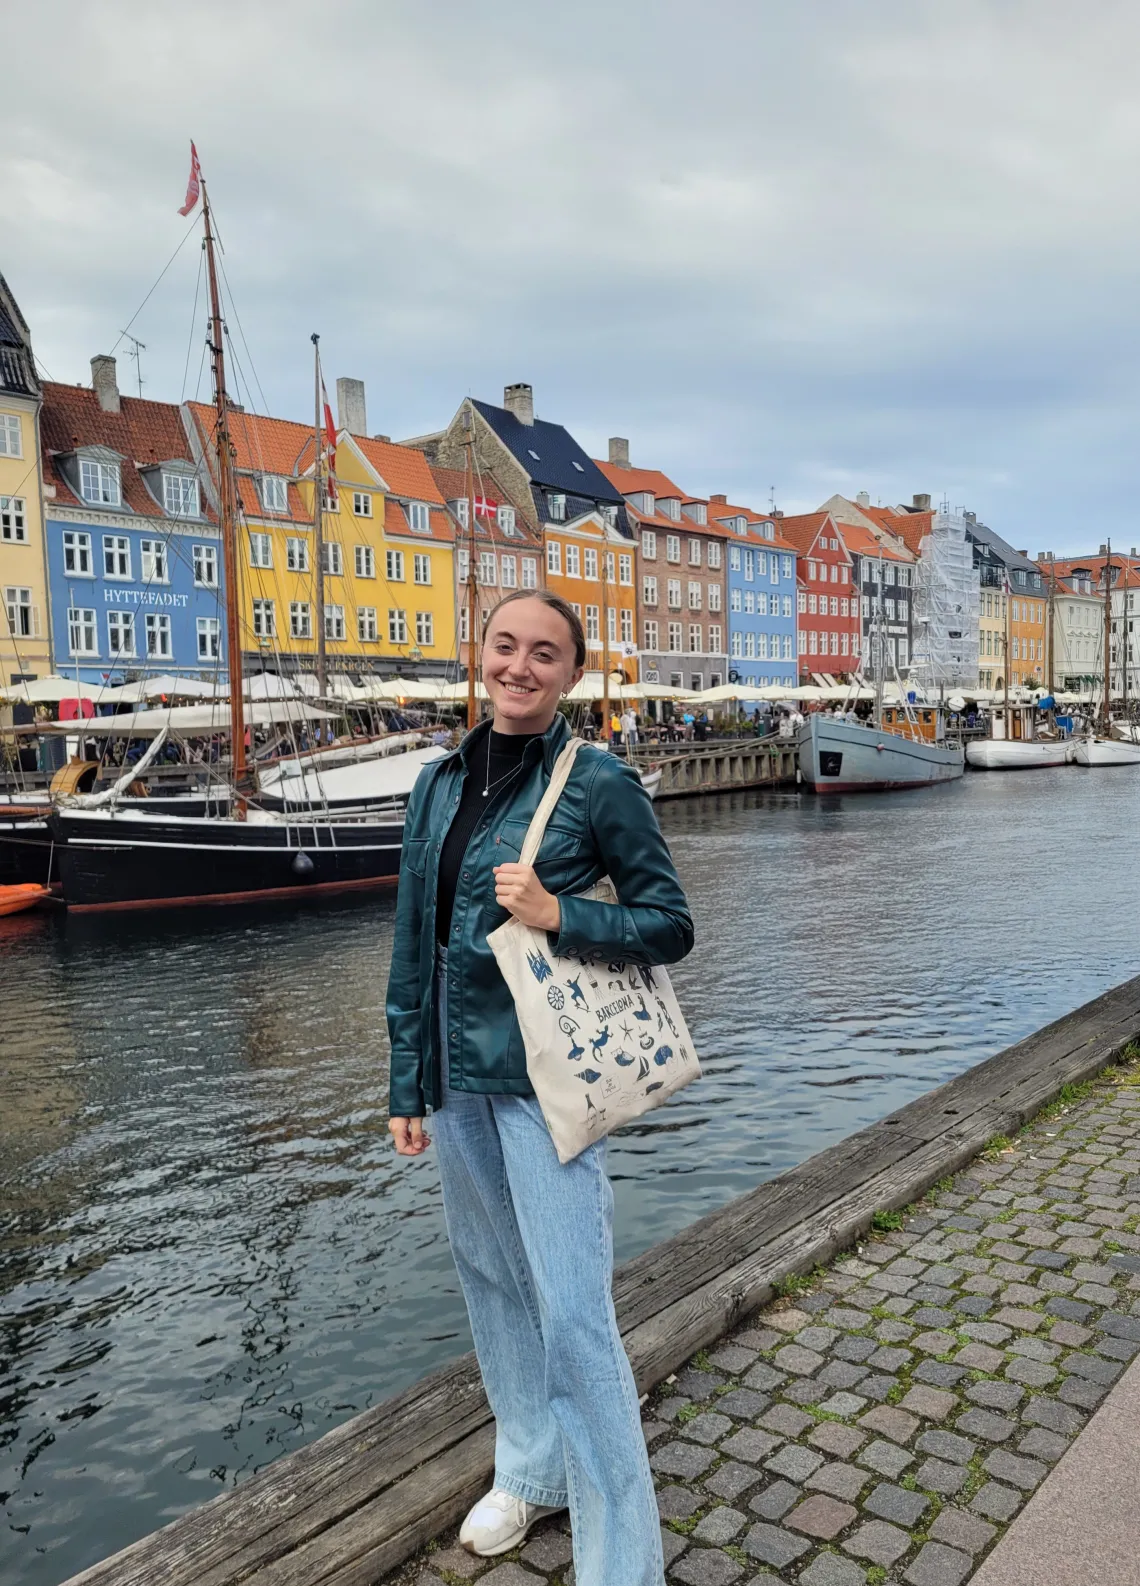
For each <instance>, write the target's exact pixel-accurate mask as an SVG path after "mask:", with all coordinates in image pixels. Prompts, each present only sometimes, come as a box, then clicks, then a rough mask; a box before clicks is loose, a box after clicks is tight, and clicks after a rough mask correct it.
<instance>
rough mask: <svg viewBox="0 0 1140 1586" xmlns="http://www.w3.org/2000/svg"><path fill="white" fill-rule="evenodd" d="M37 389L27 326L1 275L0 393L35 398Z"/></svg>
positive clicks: (38, 386) (38, 385) (38, 387)
mask: <svg viewBox="0 0 1140 1586" xmlns="http://www.w3.org/2000/svg"><path fill="white" fill-rule="evenodd" d="M39 389H40V382H39V377H38V376H37V374H36V366H35V361H34V359H33V358H32V346H31V342H30V340H29V338H28V327H27V325H26V324H25V323H24V316H23V315H22V314H21V313H20V306H19V304H18V303H17V302H16V299H15V298H14V297H13V296H12V292H11V288H10V287H9V286H8V283H7V281H5V279H4V277H3V276H2V275H0V391H16V392H19V393H20V395H22V396H30V397H34V396H38V394H39Z"/></svg>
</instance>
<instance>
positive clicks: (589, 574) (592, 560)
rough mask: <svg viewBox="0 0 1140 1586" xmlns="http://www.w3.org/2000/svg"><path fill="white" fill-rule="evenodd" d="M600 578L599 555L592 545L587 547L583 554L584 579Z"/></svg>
mask: <svg viewBox="0 0 1140 1586" xmlns="http://www.w3.org/2000/svg"><path fill="white" fill-rule="evenodd" d="M597 576H598V553H597V551H596V550H595V549H594V547H593V546H592V545H587V546H586V548H585V550H584V551H583V552H582V577H583V578H589V579H591V580H594V579H596V578H597Z"/></svg>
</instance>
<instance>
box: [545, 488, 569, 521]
mask: <svg viewBox="0 0 1140 1586" xmlns="http://www.w3.org/2000/svg"><path fill="white" fill-rule="evenodd" d="M546 515H547V517H548V518H549V519H550V521H551V523H565V522H566V497H565V496H564V495H563V494H562V492H561V491H560V490H551V491H549V492H548V493H547V497H546Z"/></svg>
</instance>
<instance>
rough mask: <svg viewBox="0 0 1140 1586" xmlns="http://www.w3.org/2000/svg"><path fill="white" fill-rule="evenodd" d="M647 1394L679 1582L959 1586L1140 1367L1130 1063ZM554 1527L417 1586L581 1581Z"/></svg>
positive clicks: (414, 1577)
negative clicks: (1129, 1372) (1138, 1359)
mask: <svg viewBox="0 0 1140 1586" xmlns="http://www.w3.org/2000/svg"><path fill="white" fill-rule="evenodd" d="M876 1222H877V1223H878V1224H879V1225H880V1227H879V1228H878V1229H877V1231H876V1232H874V1233H873V1234H872V1235H870V1236H869V1237H868V1239H867V1240H866V1241H865V1242H864V1243H863V1244H861V1245H860V1246H858V1247H857V1249H856V1250H855V1251H853V1252H851V1253H850V1254H848V1255H847V1256H845V1257H843V1258H841V1259H839V1260H838V1261H837V1262H836V1263H835V1265H834V1266H832V1267H831V1268H829V1269H827V1270H826V1271H820V1272H818V1273H817V1274H816V1275H815V1276H814V1278H813V1279H812V1280H811V1281H810V1282H809V1283H808V1284H806V1285H805V1286H802V1287H796V1290H795V1292H794V1294H791V1295H788V1296H786V1297H785V1298H784V1299H782V1300H781V1301H778V1302H777V1303H776V1304H775V1305H774V1306H772V1307H770V1308H769V1309H768V1310H766V1311H764V1312H759V1313H757V1314H756V1315H754V1316H753V1317H751V1318H750V1319H749V1320H748V1322H747V1324H746V1325H743V1326H741V1327H739V1328H737V1329H736V1331H734V1332H733V1333H732V1334H730V1335H729V1336H728V1337H726V1338H724V1339H723V1340H722V1341H721V1342H720V1343H719V1344H718V1345H717V1346H716V1347H715V1348H712V1349H710V1350H708V1351H704V1350H702V1351H701V1352H700V1353H699V1354H698V1355H696V1356H695V1357H694V1359H693V1360H691V1361H690V1362H689V1364H688V1365H687V1366H686V1367H685V1368H684V1369H683V1370H682V1371H679V1372H678V1373H677V1374H676V1375H675V1376H674V1377H671V1378H670V1379H669V1381H668V1382H667V1383H664V1384H662V1386H661V1387H660V1388H658V1389H657V1390H656V1391H655V1392H654V1393H653V1394H652V1395H651V1397H650V1399H649V1401H648V1402H647V1404H646V1405H645V1409H644V1428H645V1437H646V1442H647V1444H648V1447H649V1450H650V1461H651V1464H652V1466H653V1470H654V1475H655V1479H656V1482H657V1487H658V1503H659V1506H660V1510H661V1518H662V1522H663V1528H662V1534H663V1537H664V1542H665V1558H666V1566H667V1568H666V1573H667V1576H668V1579H669V1581H670V1582H671V1583H672V1582H678V1583H684V1586H735V1583H739V1586H777V1583H779V1582H801V1583H802V1586H864V1583H879V1582H899V1583H904V1582H905V1583H906V1586H959V1583H960V1582H963V1581H966V1580H968V1579H969V1577H970V1576H971V1574H972V1573H973V1571H974V1570H975V1568H976V1567H977V1565H978V1564H979V1563H980V1562H981V1559H982V1557H983V1556H984V1555H985V1554H986V1553H987V1552H988V1551H989V1549H990V1547H991V1546H992V1545H993V1543H994V1542H995V1541H996V1540H997V1538H998V1537H999V1536H1000V1535H1001V1534H1002V1532H1003V1531H1004V1530H1005V1528H1006V1527H1007V1526H1008V1525H1009V1523H1010V1521H1011V1520H1012V1519H1013V1518H1014V1516H1015V1515H1016V1514H1017V1513H1018V1511H1019V1510H1020V1509H1021V1507H1022V1505H1023V1504H1024V1503H1026V1501H1027V1500H1028V1498H1029V1496H1030V1495H1031V1494H1032V1492H1033V1491H1034V1489H1035V1488H1036V1487H1037V1486H1038V1485H1039V1484H1040V1483H1041V1482H1042V1481H1043V1480H1044V1479H1045V1477H1046V1476H1047V1475H1048V1473H1049V1470H1050V1468H1051V1467H1052V1466H1053V1465H1054V1464H1055V1463H1056V1462H1057V1460H1059V1459H1060V1457H1061V1455H1062V1454H1063V1453H1064V1452H1065V1450H1066V1448H1067V1447H1068V1446H1069V1444H1070V1443H1071V1442H1072V1440H1073V1438H1074V1437H1076V1435H1077V1433H1078V1432H1079V1431H1080V1430H1081V1428H1082V1427H1083V1426H1084V1425H1085V1422H1086V1421H1087V1420H1088V1418H1089V1415H1090V1414H1091V1412H1092V1411H1093V1410H1095V1409H1096V1407H1097V1405H1098V1404H1099V1403H1100V1401H1101V1399H1102V1398H1103V1397H1104V1396H1105V1394H1106V1393H1107V1392H1108V1391H1109V1389H1110V1388H1111V1386H1112V1384H1113V1383H1114V1382H1115V1381H1116V1379H1117V1378H1118V1377H1119V1375H1120V1374H1121V1372H1122V1371H1123V1370H1124V1369H1125V1365H1126V1363H1127V1362H1128V1361H1130V1360H1131V1359H1132V1358H1133V1356H1134V1355H1135V1354H1136V1353H1137V1351H1138V1350H1140V1233H1138V1232H1137V1229H1138V1228H1140V1065H1135V1064H1134V1065H1132V1066H1129V1067H1125V1068H1122V1069H1120V1070H1117V1071H1116V1072H1115V1073H1114V1075H1113V1076H1112V1077H1111V1078H1108V1077H1105V1078H1102V1079H1101V1080H1100V1081H1098V1082H1097V1083H1096V1084H1094V1085H1093V1086H1091V1087H1087V1088H1086V1089H1085V1091H1084V1092H1083V1093H1074V1094H1072V1095H1069V1096H1067V1097H1066V1098H1065V1099H1064V1102H1063V1103H1058V1104H1057V1105H1056V1106H1054V1107H1053V1108H1051V1109H1047V1111H1046V1112H1045V1113H1043V1114H1042V1115H1041V1117H1040V1118H1039V1119H1037V1120H1035V1121H1034V1123H1033V1124H1032V1125H1030V1127H1029V1128H1028V1129H1026V1130H1025V1131H1023V1133H1022V1134H1021V1136H1020V1137H1019V1138H1018V1140H1017V1141H1016V1142H1015V1143H1014V1144H1013V1145H1010V1143H1009V1142H1006V1141H1002V1140H997V1141H995V1142H992V1143H991V1146H990V1148H989V1149H988V1150H987V1151H986V1152H985V1154H984V1156H983V1157H982V1158H981V1159H979V1160H978V1161H977V1162H975V1163H974V1164H973V1165H972V1166H971V1167H969V1168H967V1169H965V1170H964V1171H962V1172H961V1173H959V1174H958V1175H957V1176H956V1177H955V1178H954V1179H953V1180H947V1181H945V1182H944V1183H942V1184H940V1185H938V1186H937V1187H936V1188H935V1189H934V1190H933V1191H931V1193H930V1194H929V1195H928V1196H927V1197H926V1199H925V1200H923V1201H922V1202H921V1204H919V1205H917V1206H915V1207H910V1208H908V1209H907V1211H906V1212H905V1213H902V1214H893V1215H892V1214H887V1215H883V1214H880V1215H879V1216H878V1217H877V1219H876ZM570 1557H571V1550H570V1539H569V1536H568V1534H567V1522H566V1518H565V1516H561V1517H559V1518H558V1519H556V1520H552V1521H547V1522H545V1523H544V1524H543V1526H541V1527H536V1529H535V1531H533V1532H532V1533H531V1536H530V1538H529V1540H528V1541H527V1543H526V1544H525V1545H524V1546H523V1547H522V1548H521V1549H519V1550H518V1552H517V1553H515V1554H512V1555H510V1557H509V1558H507V1559H506V1560H501V1559H500V1560H479V1559H475V1558H472V1557H471V1556H470V1555H469V1554H467V1553H465V1552H463V1551H462V1550H461V1549H460V1548H458V1547H457V1546H456V1545H455V1543H454V1540H453V1539H450V1540H448V1541H443V1542H441V1543H440V1544H438V1545H437V1547H436V1548H435V1549H434V1550H431V1551H429V1552H428V1553H427V1554H425V1555H422V1556H421V1558H420V1560H419V1561H418V1562H417V1563H416V1564H415V1565H414V1566H412V1567H410V1568H409V1569H408V1570H407V1571H406V1573H405V1574H404V1575H403V1576H402V1579H404V1580H407V1581H411V1582H415V1583H416V1586H440V1583H441V1582H446V1583H448V1586H454V1583H455V1582H457V1581H467V1580H473V1579H478V1580H479V1582H480V1586H537V1583H538V1582H541V1581H546V1582H548V1583H550V1586H573V1579H574V1575H573V1569H572V1566H571V1563H570Z"/></svg>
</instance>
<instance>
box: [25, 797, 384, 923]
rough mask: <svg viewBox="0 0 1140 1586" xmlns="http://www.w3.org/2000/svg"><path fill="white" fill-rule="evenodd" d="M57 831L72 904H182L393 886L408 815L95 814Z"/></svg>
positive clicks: (82, 908) (58, 825) (62, 815)
mask: <svg viewBox="0 0 1140 1586" xmlns="http://www.w3.org/2000/svg"><path fill="white" fill-rule="evenodd" d="M50 827H51V831H52V834H53V836H54V837H55V839H56V842H57V848H56V865H57V870H58V874H59V877H60V880H61V882H62V889H63V898H64V901H65V903H66V904H67V906H68V908H69V909H75V910H76V911H78V912H92V911H95V910H108V909H139V908H179V907H189V906H194V905H200V904H218V903H247V902H250V901H254V900H258V899H273V898H302V897H307V896H321V895H326V894H329V893H335V892H347V891H354V890H360V889H365V888H370V887H381V886H385V885H393V884H395V882H396V881H397V879H398V877H399V871H400V847H401V843H402V840H403V822H402V820H388V821H384V822H376V821H367V820H362V821H346V822H343V823H338V822H327V821H325V822H311V821H304V820H299V821H296V822H293V821H290V822H288V823H284V822H282V823H273V824H269V825H264V824H256V823H253V822H250V823H246V822H243V821H237V820H211V819H208V818H206V819H191V820H169V821H167V820H164V819H162V818H157V819H156V818H154V817H149V818H148V819H146V820H145V821H133V820H128V819H112V820H103V821H98V820H92V819H91V817H90V816H84V815H82V814H77V813H73V812H59V811H57V812H55V813H54V814H53V815H52V816H51V819H50Z"/></svg>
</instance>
